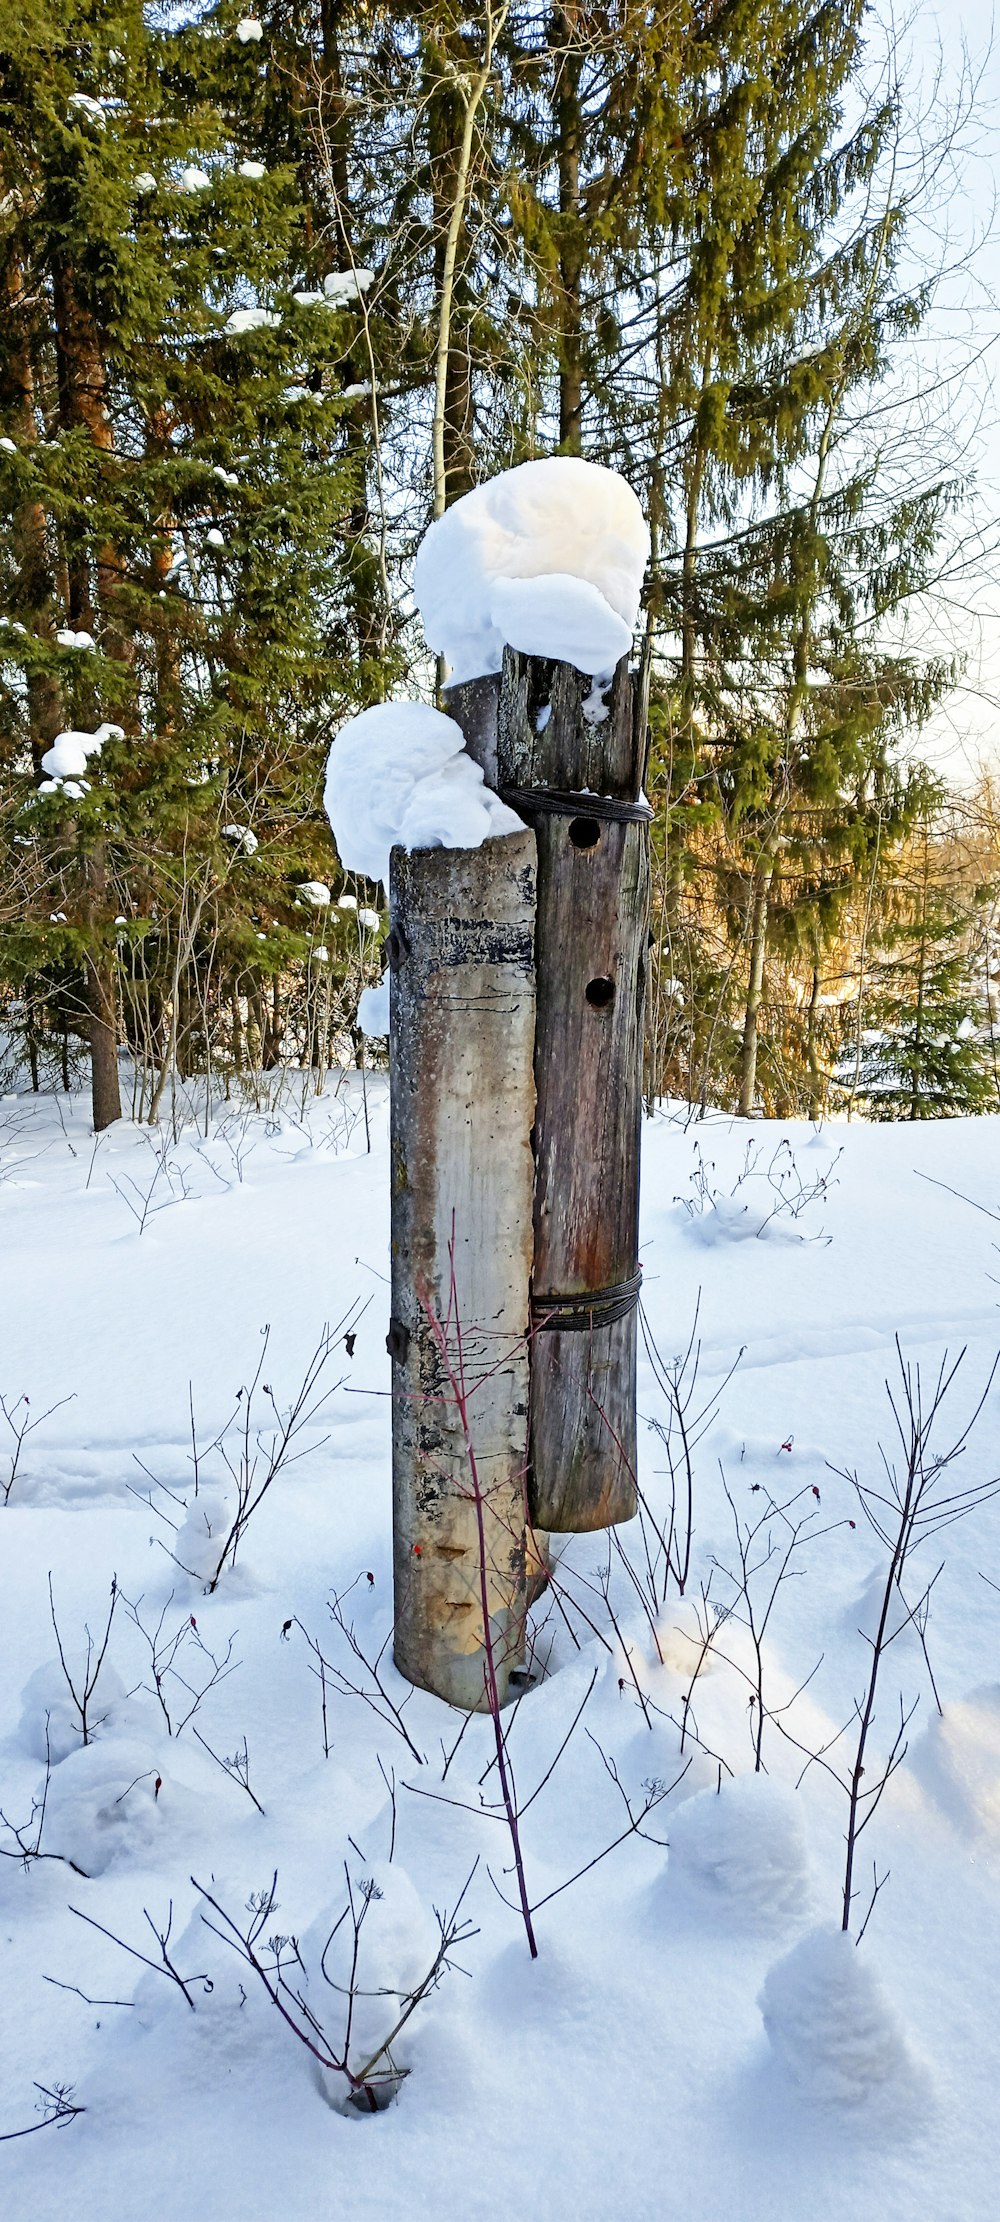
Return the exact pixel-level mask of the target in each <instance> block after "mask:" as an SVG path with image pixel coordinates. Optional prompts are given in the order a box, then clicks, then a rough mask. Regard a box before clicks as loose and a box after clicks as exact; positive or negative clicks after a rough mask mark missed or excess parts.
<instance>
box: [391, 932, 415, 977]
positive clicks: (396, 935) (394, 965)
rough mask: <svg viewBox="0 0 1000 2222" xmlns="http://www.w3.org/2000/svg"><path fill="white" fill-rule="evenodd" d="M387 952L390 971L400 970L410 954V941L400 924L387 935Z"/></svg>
mask: <svg viewBox="0 0 1000 2222" xmlns="http://www.w3.org/2000/svg"><path fill="white" fill-rule="evenodd" d="M385 953H386V956H387V957H388V959H389V970H390V972H398V971H399V969H400V967H401V965H402V964H403V963H404V961H405V959H406V958H407V957H408V956H409V954H410V945H409V942H408V941H407V939H406V935H405V934H404V933H401V932H400V929H399V927H398V926H394V927H393V929H392V932H391V933H390V934H388V935H387V936H386V944H385Z"/></svg>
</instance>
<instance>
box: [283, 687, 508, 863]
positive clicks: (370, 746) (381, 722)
mask: <svg viewBox="0 0 1000 2222" xmlns="http://www.w3.org/2000/svg"><path fill="white" fill-rule="evenodd" d="M324 799H325V802H326V814H327V817H328V818H329V820H330V824H331V826H332V828H333V837H334V840H335V841H336V844H337V852H338V855H339V857H340V861H341V863H342V864H344V865H346V867H347V869H348V871H351V872H364V873H365V874H366V875H367V876H368V878H369V879H373V880H384V881H385V883H386V885H387V886H388V883H389V852H390V850H391V849H393V848H394V847H396V846H397V844H398V846H399V847H401V848H404V849H478V848H481V846H482V844H483V842H484V841H490V840H493V839H495V838H496V837H497V836H498V835H500V834H505V833H523V831H524V827H523V825H522V823H521V820H520V819H519V818H518V817H516V816H515V814H514V812H513V810H509V809H508V808H507V805H506V803H503V802H501V801H500V798H499V796H498V795H495V794H493V792H492V790H491V789H490V788H489V787H487V786H486V784H485V782H484V779H483V774H482V772H481V770H480V767H479V765H478V764H475V763H473V760H472V758H471V756H469V755H467V754H466V751H465V744H464V740H463V736H462V732H461V728H460V727H459V726H457V725H456V724H455V721H454V719H453V718H448V717H444V716H443V715H442V713H441V711H440V710H432V709H429V708H428V706H427V704H426V703H423V702H380V703H377V704H376V705H375V707H374V708H373V709H371V710H362V712H361V714H360V716H359V717H356V718H351V719H349V721H348V723H347V724H346V725H345V726H343V727H342V728H341V731H340V732H339V733H338V735H337V738H336V740H335V741H334V744H333V747H332V749H331V751H330V760H329V764H328V766H327V774H326V791H325V797H324Z"/></svg>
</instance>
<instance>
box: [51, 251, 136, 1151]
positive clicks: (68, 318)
mask: <svg viewBox="0 0 1000 2222" xmlns="http://www.w3.org/2000/svg"><path fill="white" fill-rule="evenodd" d="M52 281H53V299H54V304H55V315H56V364H57V373H58V383H59V415H60V421H61V423H62V424H63V426H64V427H65V428H66V429H67V430H73V431H76V430H79V429H80V428H81V427H84V428H85V429H86V430H87V432H89V434H90V437H91V440H92V441H93V443H94V446H95V447H96V448H98V449H100V451H101V452H102V453H103V454H105V455H109V456H110V455H112V454H113V453H114V430H113V427H112V423H111V417H110V412H109V408H108V394H107V377H106V374H105V368H104V358H103V354H102V351H101V343H100V335H99V333H98V330H97V326H96V325H95V323H94V320H93V317H92V316H91V314H90V312H89V310H88V309H87V308H86V307H85V305H84V303H83V302H82V301H81V298H80V295H79V291H78V287H77V282H76V273H75V271H74V270H73V267H72V265H71V264H70V263H68V262H66V261H65V260H64V259H63V258H62V256H61V255H57V256H56V257H55V259H54V262H53V270H52ZM68 572H69V588H70V621H71V623H73V624H75V625H77V626H81V625H82V626H90V625H92V624H93V622H94V603H95V595H94V593H93V592H92V587H91V579H90V575H89V571H88V565H87V558H86V555H85V554H84V553H83V551H82V548H81V549H79V550H77V551H74V552H72V553H71V556H70V560H69V565H68ZM123 577H124V564H123V562H122V559H121V557H120V556H119V554H118V552H117V550H116V549H115V548H114V547H112V546H111V545H110V544H105V545H103V546H102V547H101V548H99V549H98V553H97V581H96V602H97V606H98V607H99V608H100V610H101V615H102V620H103V622H102V641H101V646H102V648H103V651H104V653H105V655H107V656H110V657H113V658H114V659H115V660H116V661H117V662H119V663H124V664H128V663H129V662H130V661H131V654H130V643H129V640H128V638H127V635H126V634H125V632H124V631H123V630H122V629H121V621H120V612H119V609H118V605H117V590H118V588H119V587H120V584H121V582H122V579H123ZM83 879H84V890H83V911H84V917H85V920H86V924H87V927H88V934H89V946H88V950H87V955H86V960H85V974H86V984H87V1005H88V1011H89V1019H90V1049H91V1093H92V1103H93V1117H94V1129H95V1132H97V1133H100V1132H101V1131H102V1129H103V1128H104V1127H106V1126H111V1125H112V1124H113V1123H114V1121H115V1120H116V1119H120V1118H121V1116H122V1106H121V1092H120V1089H119V1084H118V1033H117V1025H118V994H117V981H116V975H115V968H114V962H113V959H112V957H111V955H110V953H109V951H108V949H107V947H106V946H105V943H104V940H103V937H102V927H103V928H104V929H105V931H106V928H107V925H108V917H107V910H108V905H107V879H108V873H107V855H106V851H105V847H104V844H103V842H101V843H98V844H97V846H96V847H95V849H94V850H93V851H92V852H91V853H90V854H89V855H88V856H86V857H84V859H83Z"/></svg>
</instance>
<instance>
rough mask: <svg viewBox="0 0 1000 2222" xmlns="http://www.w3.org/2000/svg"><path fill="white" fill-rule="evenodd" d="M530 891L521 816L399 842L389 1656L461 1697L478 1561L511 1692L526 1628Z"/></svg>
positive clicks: (479, 1645)
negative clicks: (485, 831)
mask: <svg viewBox="0 0 1000 2222" xmlns="http://www.w3.org/2000/svg"><path fill="white" fill-rule="evenodd" d="M535 892H536V888H535V840H534V836H533V834H531V833H530V832H526V833H524V834H519V835H514V836H511V837H509V838H506V839H503V840H498V841H489V842H487V843H486V844H485V846H484V847H483V848H482V849H477V850H472V851H470V850H464V849H462V850H455V849H431V850H417V851H415V852H414V853H413V854H412V855H409V856H408V855H406V853H405V852H404V851H403V850H401V849H394V850H393V853H392V863H391V871H390V897H389V903H390V923H391V931H390V935H389V944H388V954H389V964H390V1014H391V1057H390V1136H391V1166H392V1172H391V1179H392V1315H393V1316H392V1322H391V1326H390V1332H389V1348H390V1351H391V1353H392V1357H393V1520H394V1576H395V1658H396V1664H397V1666H398V1667H399V1669H400V1672H401V1673H402V1674H405V1675H406V1677H407V1679H408V1680H409V1681H411V1682H416V1683H418V1684H420V1685H421V1686H422V1687H423V1688H425V1689H430V1690H433V1691H434V1692H435V1693H436V1694H437V1696H439V1697H443V1698H445V1699H446V1700H447V1701H448V1703H449V1704H452V1705H459V1706H462V1707H464V1708H465V1709H466V1710H468V1711H482V1710H485V1709H487V1705H488V1696H487V1687H486V1666H487V1656H486V1646H485V1643H484V1613H483V1595H482V1582H483V1578H484V1575H485V1585H486V1593H487V1601H488V1619H489V1627H490V1639H491V1644H492V1651H493V1663H494V1668H495V1672H496V1680H497V1686H498V1692H499V1696H500V1700H501V1702H502V1701H503V1698H504V1696H505V1694H506V1688H507V1682H508V1679H509V1676H510V1672H511V1669H512V1668H513V1667H515V1666H516V1665H518V1664H519V1663H520V1661H521V1659H522V1657H523V1645H524V1615H525V1467H526V1463H527V1434H528V1308H529V1281H530V1273H531V1245H532V1233H531V1224H532V1222H531V1193H532V1158H531V1143H530V1134H531V1125H532V1119H533V1116H534V1096H535V1090H534V1077H533V1046H534V1033H535V978H534V919H535ZM452 1241H454V1290H453V1289H452V1282H451V1267H450V1258H449V1246H450V1245H451V1243H452ZM431 1315H433V1318H434V1319H436V1320H437V1321H439V1322H440V1323H441V1324H442V1326H443V1328H444V1332H445V1339H446V1345H447V1359H446V1358H445V1356H444V1354H443V1353H442V1350H441V1348H440V1346H439V1343H438V1340H437V1338H436V1336H435V1333H434V1327H433V1323H432V1316H431ZM459 1338H461V1348H460V1347H459ZM463 1368H464V1377H465V1382H466V1386H467V1389H468V1422H469V1431H470V1436H471V1442H472V1447H473V1452H474V1456H475V1464H476V1473H477V1476H478V1486H479V1502H478V1503H477V1498H476V1491H475V1488H474V1484H473V1476H472V1473H471V1470H470V1459H469V1449H468V1444H467V1442H466V1438H465V1432H464V1428H463V1421H462V1415H461V1412H460V1410H459V1406H458V1402H457V1400H456V1395H455V1389H454V1386H453V1383H452V1380H451V1378H450V1375H451V1374H454V1375H456V1376H457V1375H458V1374H459V1373H460V1371H461V1370H462V1369H463ZM480 1514H481V1516H482V1541H483V1543H484V1544H485V1549H484V1548H483V1547H482V1544H481V1536H480Z"/></svg>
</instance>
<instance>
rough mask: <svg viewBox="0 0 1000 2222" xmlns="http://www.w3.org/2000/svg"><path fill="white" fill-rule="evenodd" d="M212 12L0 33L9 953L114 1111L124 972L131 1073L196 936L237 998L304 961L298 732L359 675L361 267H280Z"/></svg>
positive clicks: (234, 46)
mask: <svg viewBox="0 0 1000 2222" xmlns="http://www.w3.org/2000/svg"><path fill="white" fill-rule="evenodd" d="M237 22H238V17H237V12H236V10H235V9H233V8H222V7H219V8H209V9H207V10H206V11H205V12H204V13H203V15H202V17H201V19H200V20H198V21H194V22H190V21H188V22H186V23H184V24H182V25H181V26H180V27H179V28H178V27H176V24H175V22H174V21H173V20H172V19H171V18H169V17H168V18H166V19H165V21H164V23H163V24H162V26H161V27H160V28H156V27H155V26H151V24H150V22H149V19H148V16H147V14H146V12H144V10H143V9H142V7H141V6H140V5H139V4H138V0H89V4H88V0H70V4H67V0H33V4H32V5H31V6H29V7H28V8H27V9H26V10H25V11H23V12H22V15H21V17H20V19H19V21H18V22H17V23H16V24H13V23H12V24H10V25H9V28H8V30H7V32H6V33H5V36H4V40H3V46H2V49H0V103H2V108H0V133H2V141H3V147H4V153H3V192H2V195H0V198H2V201H3V215H2V217H0V256H2V268H3V284H4V290H5V296H6V300H7V304H8V315H7V317H6V319H5V323H4V330H3V334H2V336H0V409H2V418H3V433H4V437H5V445H4V447H3V449H2V451H0V504H2V509H0V562H2V567H3V588H4V594H5V602H6V609H7V614H8V618H9V620H10V622H8V624H7V626H6V628H5V630H4V632H3V637H2V650H3V657H4V690H3V696H2V715H3V727H4V747H5V766H6V769H5V782H6V784H7V787H8V792H9V793H10V794H11V795H12V796H13V797H15V798H16V799H17V803H18V808H17V812H16V817H15V818H13V819H8V821H7V822H8V823H11V824H13V823H16V825H17V827H18V835H17V838H18V839H19V840H21V841H24V840H27V839H29V838H30V839H31V840H33V841H35V842H36V843H37V845H38V848H39V852H40V855H41V857H42V858H43V867H42V870H41V872H40V886H39V900H38V901H37V902H36V904H35V906H34V909H33V912H32V913H31V914H29V915H27V916H25V915H23V914H22V916H21V918H20V919H19V920H18V921H15V922H14V923H13V924H12V925H11V926H10V927H9V928H8V929H7V959H8V964H9V967H10V969H11V971H12V973H13V974H15V975H16V976H18V977H20V979H21V980H22V981H30V980H31V979H32V978H33V977H36V976H37V977H40V978H41V980H42V981H43V982H44V981H45V980H46V979H47V978H50V977H54V976H55V975H58V977H59V979H61V981H62V982H63V990H64V992H65V986H66V983H67V981H68V980H71V979H72V978H73V975H74V973H75V975H76V978H77V981H78V987H77V993H76V1001H77V1008H76V1012H75V1013H74V1017H75V1019H76V1022H77V1023H78V1024H79V1025H81V1026H83V1027H85V1028H86V1030H87V1032H88V1034H89V1040H90V1048H91V1059H92V1067H93V1085H94V1117H95V1125H97V1126H102V1125H104V1124H106V1123H107V1122H108V1120H109V1119H111V1118H114V1117H116V1116H118V1115H119V1111H120V1098H119V1093H118V1080H117V1069H116V1065H117V1060H116V1042H117V1029H118V1012H117V1006H118V1002H119V997H120V993H121V990H122V986H123V982H124V983H125V984H126V985H127V987H128V990H129V994H130V997H131V1003H132V1009H133V1014H134V1013H135V1012H136V1011H137V1010H140V1009H141V1010H142V1011H143V1012H144V1013H145V1019H146V1022H147V1023H148V1026H149V1028H150V1030H151V1035H152V1049H153V1058H154V1062H155V1063H156V1064H157V1066H158V1068H159V1082H157V1080H155V1079H154V1082H153V1087H154V1093H156V1092H157V1090H158V1087H159V1089H160V1090H161V1089H162V1079H163V1075H164V1074H165V1072H166V1070H167V1069H169V1064H170V1060H171V1058H172V1056H173V1055H174V1053H175V1051H176V1049H177V1043H178V1037H179V1033H180V1031H181V1030H182V1013H181V1000H182V991H181V976H182V975H185V974H190V975H191V977H190V978H189V979H188V980H187V989H188V991H189V994H188V999H189V1001H190V1000H191V998H192V996H193V998H194V1000H195V1001H197V1000H198V998H199V996H201V997H202V998H203V993H204V989H205V982H204V978H202V982H201V985H200V986H199V985H198V984H197V978H196V976H197V973H198V965H199V952H201V953H202V954H203V957H204V963H203V966H202V971H203V974H204V971H205V969H206V967H207V969H208V971H209V972H210V973H212V974H213V976H214V979H215V981H216V982H217V981H218V980H219V978H220V975H221V974H223V973H226V972H228V974H229V975H230V976H233V975H235V976H236V977H237V978H238V979H239V980H241V981H242V982H243V984H244V986H245V987H246V988H247V989H248V990H249V991H250V992H253V993H257V992H258V991H259V990H261V989H262V988H263V986H264V985H265V984H266V983H267V982H268V981H270V980H271V979H273V978H274V977H276V976H277V974H278V973H279V971H280V970H281V968H282V967H283V966H286V965H287V964H288V963H289V962H291V961H295V962H297V963H301V962H302V961H303V960H304V959H305V957H306V955H307V953H308V949H309V947H310V946H311V936H310V933H309V931H308V930H307V916H306V914H305V913H304V912H303V909H302V906H301V904H300V903H299V902H298V900H297V897H296V892H295V890H296V885H297V884H298V883H299V882H302V881H304V880H306V879H329V878H330V875H331V867H332V863H333V859H332V853H331V849H330V845H329V840H328V836H327V834H326V831H325V828H324V826H323V823H322V819H321V816H320V813H319V808H318V800H319V785H320V779H321V769H322V760H323V754H324V750H325V744H326V742H327V739H328V737H329V732H330V727H331V721H332V719H333V718H334V717H335V716H336V715H337V714H339V712H341V711H342V710H343V709H345V708H348V707H351V706H353V704H354V702H355V701H356V700H357V699H358V698H359V695H360V694H362V693H363V679H362V677H361V675H360V673H359V664H358V659H357V655H356V649H355V642H354V641H353V640H352V639H350V638H349V637H348V635H347V632H346V631H345V625H344V615H343V610H344V598H345V597H344V583H345V574H344V561H343V547H344V534H343V526H344V522H345V519H346V517H347V515H348V512H349V507H350V499H351V470H350V462H349V458H348V457H347V455H346V452H345V451H346V441H345V435H344V429H343V419H344V416H345V411H346V406H347V405H346V403H345V400H344V398H343V389H344V385H345V383H346V382H347V381H346V378H345V363H346V362H347V360H348V359H349V354H350V348H351V342H352V337H353V331H354V327H355V325H356V321H357V317H358V313H359V310H358V302H359V298H360V291H359V287H358V284H357V282H356V281H355V280H354V279H353V278H352V276H351V274H350V273H348V274H347V275H346V277H345V278H344V279H343V281H342V282H341V283H340V285H339V286H338V285H337V284H336V283H335V284H334V286H333V287H332V289H330V290H328V291H324V290H323V288H322V286H319V287H317V286H310V285H309V283H308V282H307V280H308V277H309V275H310V271H309V267H308V251H307V250H308V241H307V238H306V222H305V211H304V208H303V204H302V202H301V201H300V199H299V198H298V193H297V181H296V178H295V175H294V172H293V171H291V170H289V169H288V168H283V167H281V166H275V167H274V168H272V169H268V167H267V165H266V164H264V163H261V162H260V161H259V160H258V158H257V152H256V149H255V147H254V145H253V136H252V126H251V124H250V122H249V121H247V122H243V121H242V106H241V100H240V97H239V95H240V85H241V80H243V79H246V78H247V77H248V75H250V76H251V78H252V73H253V71H254V70H255V67H256V65H255V63H254V61H253V59H252V56H251V45H255V44H256V43H257V42H256V41H253V42H248V41H246V40H245V39H242V38H240V37H239V36H238V35H237V32H236V26H237ZM248 105H249V106H252V103H250V104H248ZM102 725H110V726H113V727H116V728H118V729H119V730H118V731H117V732H112V733H110V734H109V735H108V736H107V737H106V739H105V742H104V746H103V749H102V750H101V752H100V754H99V755H96V754H94V755H91V756H90V758H89V760H88V763H87V767H86V775H85V776H83V777H71V778H60V777H58V775H57V777H56V780H55V782H53V780H52V779H45V778H41V777H40V771H41V760H42V758H43V756H44V755H45V754H46V752H47V750H48V748H49V747H50V746H51V743H52V740H53V739H54V737H55V734H56V733H57V732H58V731H60V730H71V731H72V730H83V731H86V732H89V733H93V732H94V731H95V730H99V729H100V728H101V726H102ZM32 767H33V769H32ZM211 992H212V993H215V992H216V990H215V988H214V987H213V988H212V990H211ZM147 1046H148V1045H147Z"/></svg>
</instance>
